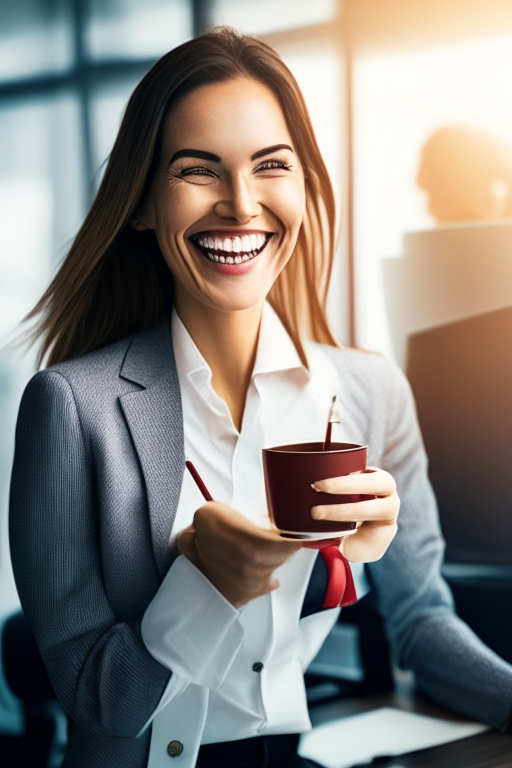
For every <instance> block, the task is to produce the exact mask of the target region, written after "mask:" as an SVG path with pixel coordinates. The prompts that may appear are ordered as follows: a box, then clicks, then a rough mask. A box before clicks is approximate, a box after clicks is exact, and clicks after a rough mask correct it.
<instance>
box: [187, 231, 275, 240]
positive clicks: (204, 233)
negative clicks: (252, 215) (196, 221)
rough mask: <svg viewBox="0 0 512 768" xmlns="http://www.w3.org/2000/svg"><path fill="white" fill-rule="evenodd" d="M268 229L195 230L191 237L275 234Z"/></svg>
mask: <svg viewBox="0 0 512 768" xmlns="http://www.w3.org/2000/svg"><path fill="white" fill-rule="evenodd" d="M273 234H275V233H274V232H271V231H269V230H266V229H204V230H202V231H201V232H193V234H191V235H189V237H191V238H198V237H243V236H244V235H273Z"/></svg>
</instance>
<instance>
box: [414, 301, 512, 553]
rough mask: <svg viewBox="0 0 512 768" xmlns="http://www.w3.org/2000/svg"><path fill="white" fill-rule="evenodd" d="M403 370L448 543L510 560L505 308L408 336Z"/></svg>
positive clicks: (511, 438) (509, 341) (510, 393)
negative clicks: (410, 388)
mask: <svg viewBox="0 0 512 768" xmlns="http://www.w3.org/2000/svg"><path fill="white" fill-rule="evenodd" d="M407 375H408V378H409V381H410V383H411V386H412V389H413V392H414V395H415V398H416V403H417V408H418V416H419V421H420V425H421V428H422V432H423V438H424V441H425V447H426V450H427V454H428V457H429V475H430V479H431V481H432V484H433V486H434V490H435V493H436V496H437V501H438V504H439V512H440V517H441V525H442V529H443V533H444V536H445V538H446V540H447V544H448V547H449V549H451V550H452V552H455V553H457V552H459V553H460V558H459V559H474V560H477V561H481V562H485V561H488V562H509V563H512V503H511V480H512V307H507V308H506V309H501V310H498V311H495V312H488V313H485V314H482V315H477V316H475V317H471V318H469V319H466V320H463V321H460V322H456V323H451V324H449V325H443V326H440V327H437V328H432V329H430V330H428V331H423V332H421V333H417V334H413V335H412V336H410V337H409V343H408V354H407ZM468 555H469V558H468Z"/></svg>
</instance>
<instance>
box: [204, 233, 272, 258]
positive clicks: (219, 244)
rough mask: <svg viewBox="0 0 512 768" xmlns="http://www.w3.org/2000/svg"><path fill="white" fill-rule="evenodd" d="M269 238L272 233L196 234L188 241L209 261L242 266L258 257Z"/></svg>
mask: <svg viewBox="0 0 512 768" xmlns="http://www.w3.org/2000/svg"><path fill="white" fill-rule="evenodd" d="M271 237H273V233H272V232H255V233H251V234H246V235H226V234H222V236H219V235H215V234H214V233H213V232H198V233H197V234H195V235H191V236H190V238H189V239H190V240H191V242H192V243H193V244H194V245H195V247H196V248H197V249H198V251H200V252H201V253H202V254H203V256H206V258H207V259H209V260H210V261H214V262H218V263H220V264H243V263H245V262H247V261H250V260H251V259H254V258H255V256H258V255H259V254H260V253H261V252H262V251H263V250H264V248H265V247H266V245H267V244H268V242H269V240H270V238H271Z"/></svg>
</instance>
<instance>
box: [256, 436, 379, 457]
mask: <svg viewBox="0 0 512 768" xmlns="http://www.w3.org/2000/svg"><path fill="white" fill-rule="evenodd" d="M315 443H318V444H319V445H322V441H321V440H301V441H298V442H296V443H289V444H287V443H285V444H284V445H272V446H270V447H269V448H263V451H264V452H265V451H268V452H269V453H284V454H286V453H289V454H297V455H300V456H316V455H317V454H322V455H324V456H332V455H335V454H337V453H356V451H363V450H368V446H367V445H359V443H341V442H337V443H335V445H348V446H350V448H338V449H337V450H334V451H333V450H331V449H329V450H328V451H322V450H319V451H283V450H281V449H282V448H287V447H288V446H292V445H311V444H313V445H314V444H315Z"/></svg>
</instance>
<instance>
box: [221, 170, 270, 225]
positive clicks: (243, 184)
mask: <svg viewBox="0 0 512 768" xmlns="http://www.w3.org/2000/svg"><path fill="white" fill-rule="evenodd" d="M214 211H215V213H216V214H217V216H219V217H220V218H221V219H230V220H232V221H236V222H237V223H238V224H246V223H247V222H248V221H250V220H251V219H252V218H254V217H255V216H258V214H259V213H260V212H261V208H260V204H259V203H258V202H257V199H256V195H255V189H254V188H253V186H252V184H251V181H250V179H247V178H245V177H244V176H242V175H240V176H237V177H235V178H232V179H231V180H230V181H229V183H228V184H226V187H225V194H224V195H223V196H222V199H221V200H218V201H217V202H216V203H215V206H214Z"/></svg>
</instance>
